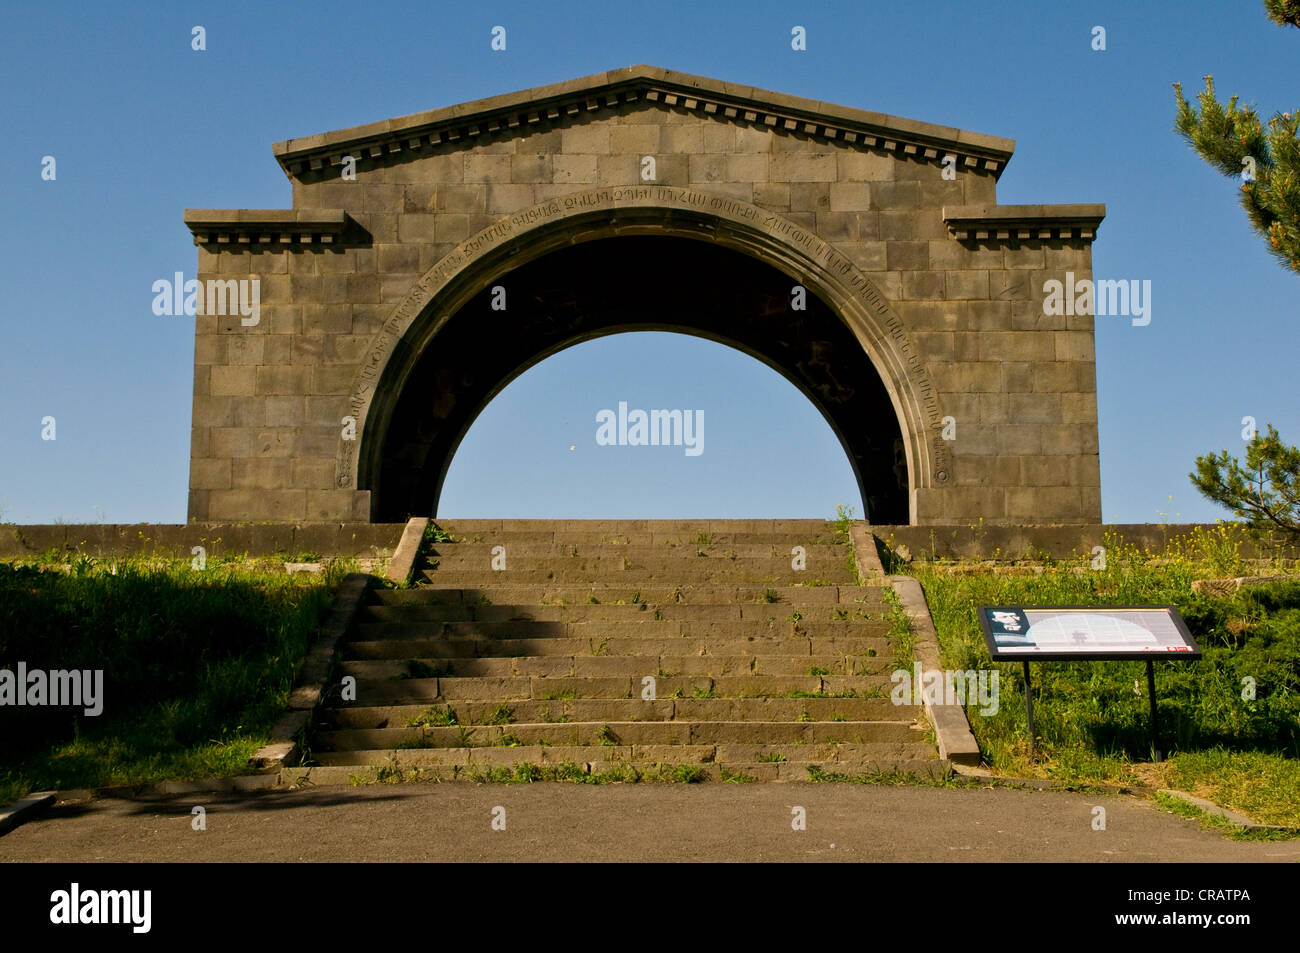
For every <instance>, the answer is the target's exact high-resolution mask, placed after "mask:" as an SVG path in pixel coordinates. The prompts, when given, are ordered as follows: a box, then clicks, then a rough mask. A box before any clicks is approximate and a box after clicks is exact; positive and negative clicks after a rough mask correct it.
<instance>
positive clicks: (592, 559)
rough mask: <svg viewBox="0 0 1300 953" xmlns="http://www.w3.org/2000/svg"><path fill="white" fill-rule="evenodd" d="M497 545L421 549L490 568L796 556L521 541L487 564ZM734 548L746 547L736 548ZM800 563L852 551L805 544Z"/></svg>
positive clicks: (835, 561) (655, 565)
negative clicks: (501, 560) (503, 562)
mask: <svg viewBox="0 0 1300 953" xmlns="http://www.w3.org/2000/svg"><path fill="white" fill-rule="evenodd" d="M500 548H501V547H499V546H489V545H488V544H486V543H482V544H469V543H459V544H456V545H450V546H448V545H439V546H435V547H433V548H432V549H431V550H428V551H426V553H425V555H426V556H427V558H428V559H429V561H430V562H431V563H432V562H435V561H436V562H437V564H438V568H439V569H484V570H488V571H491V572H515V571H518V570H521V569H550V568H552V567H554V566H576V567H578V568H581V569H585V570H593V569H598V568H606V567H611V566H612V567H614V568H616V569H620V570H627V569H644V570H647V571H664V570H668V569H676V568H683V569H686V570H691V571H693V570H694V569H695V568H697V567H708V566H710V565H712V563H720V564H726V565H728V566H749V567H753V566H758V567H764V568H766V567H768V566H783V567H785V568H787V569H791V570H794V569H795V566H794V565H793V564H794V562H795V559H796V557H795V556H794V555H793V554H792V553H791V551H790V550H791V547H789V546H749V547H739V548H728V547H725V546H707V547H705V546H682V547H678V548H676V549H673V548H669V547H666V546H658V547H648V546H637V547H629V546H600V547H578V546H545V547H542V546H523V545H514V546H506V547H504V548H505V550H506V556H505V565H506V568H505V569H497V568H496V567H495V566H493V562H494V561H495V562H496V563H497V565H500V559H499V557H498V555H497V553H495V552H494V550H497V549H500ZM738 549H744V550H746V551H744V552H741V551H738ZM804 549H805V552H804V555H803V564H804V565H806V566H807V567H808V568H807V569H806V570H803V571H805V572H809V573H811V572H813V571H814V570H815V569H849V568H851V567H850V560H851V559H852V558H853V552H852V550H850V549H849V548H848V547H846V546H816V545H814V546H806V547H804Z"/></svg>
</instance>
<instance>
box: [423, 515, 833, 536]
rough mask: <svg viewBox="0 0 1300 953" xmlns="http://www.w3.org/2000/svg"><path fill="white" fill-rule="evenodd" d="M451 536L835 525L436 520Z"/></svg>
mask: <svg viewBox="0 0 1300 953" xmlns="http://www.w3.org/2000/svg"><path fill="white" fill-rule="evenodd" d="M434 523H435V524H436V525H437V526H438V527H439V528H440V529H442V530H444V531H445V532H447V533H449V534H451V535H452V536H462V535H473V534H485V533H503V532H509V533H552V534H554V535H555V536H557V537H561V536H573V535H588V536H601V535H610V534H619V533H624V534H626V533H665V534H681V533H685V534H688V535H690V536H691V537H692V538H694V537H695V536H697V535H698V534H700V533H704V534H709V533H770V534H782V533H818V532H820V533H827V534H833V533H834V532H835V523H834V522H832V521H830V520H817V519H757V520H747V519H703V520H690V519H686V520H673V519H667V520H652V519H647V520H582V519H550V520H548V519H450V518H448V519H436V520H434Z"/></svg>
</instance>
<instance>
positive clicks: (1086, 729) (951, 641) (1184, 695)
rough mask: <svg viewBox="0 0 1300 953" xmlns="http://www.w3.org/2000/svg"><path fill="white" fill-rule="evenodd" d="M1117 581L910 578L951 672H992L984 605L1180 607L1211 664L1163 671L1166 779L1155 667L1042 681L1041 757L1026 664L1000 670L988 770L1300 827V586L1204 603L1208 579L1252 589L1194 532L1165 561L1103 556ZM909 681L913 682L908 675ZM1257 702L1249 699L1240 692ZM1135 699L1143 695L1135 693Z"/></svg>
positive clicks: (1084, 564)
mask: <svg viewBox="0 0 1300 953" xmlns="http://www.w3.org/2000/svg"><path fill="white" fill-rule="evenodd" d="M1105 545H1106V568H1105V569H1096V570H1094V569H1091V568H1090V555H1083V554H1080V556H1079V557H1078V558H1077V559H1075V560H1066V561H1051V560H1043V561H1040V562H1041V570H1042V571H1041V573H1036V574H1033V575H1006V574H999V573H996V572H994V571H993V570H991V569H989V568H980V569H977V570H976V571H961V572H958V573H953V572H950V571H949V569H950V567H949V566H948V565H945V564H943V563H938V562H928V563H914V564H912V565H911V566H908V567H906V571H907V572H909V573H910V574H912V575H914V576H916V577H917V578H918V579H919V580H920V581H921V583H922V585H923V587H924V589H925V594H926V599H927V601H928V602H929V605H930V611H931V613H932V615H933V618H934V623H935V628H936V630H937V632H938V635H939V642H940V647H941V651H942V655H943V661H944V665H945V666H946V667H948V668H952V669H981V668H988V667H989V666H990V664H991V663H990V661H989V656H988V652H987V649H986V647H985V644H984V639H983V636H982V635H981V633H980V630H979V626H978V624H977V622H976V617H975V607H976V606H978V605H1053V604H1077V605H1105V604H1135V605H1142V604H1150V605H1176V606H1178V608H1179V611H1180V612H1181V614H1182V615H1183V617H1184V619H1186V621H1187V624H1188V627H1189V628H1190V630H1191V632H1192V634H1193V636H1194V637H1195V638H1196V640H1197V642H1198V644H1199V645H1200V647H1201V649H1202V651H1203V653H1204V657H1203V658H1202V659H1200V660H1197V661H1194V662H1178V661H1169V662H1163V663H1160V664H1157V665H1156V696H1157V699H1158V704H1159V711H1160V729H1161V744H1162V747H1163V748H1164V749H1165V751H1166V752H1167V757H1166V760H1165V762H1164V763H1162V764H1154V763H1152V758H1151V754H1152V752H1151V748H1150V725H1149V700H1148V698H1147V697H1146V691H1147V689H1146V667H1145V664H1144V663H1143V662H1140V661H1136V662H1040V663H1035V664H1034V665H1033V668H1032V671H1031V676H1032V678H1033V686H1034V721H1035V729H1036V732H1037V735H1038V737H1037V740H1036V751H1035V757H1033V758H1031V757H1030V749H1029V738H1028V732H1027V729H1026V725H1025V702H1024V683H1023V676H1022V669H1021V666H1020V665H1019V664H1018V663H1011V664H999V665H998V666H997V669H998V671H999V679H1000V683H1001V684H1000V707H999V711H998V713H997V714H996V715H992V716H982V715H980V714H979V712H978V709H977V708H975V707H973V706H972V707H968V709H967V713H968V716H969V718H970V722H971V727H972V730H973V731H974V733H975V737H976V740H977V741H978V742H979V745H980V749H981V752H982V754H983V756H984V759H985V761H986V762H987V763H988V764H989V765H990V766H991V767H992V768H993V769H994V770H995V771H996V772H998V773H999V774H1003V775H1008V776H1018V777H1048V778H1058V779H1063V780H1068V781H1107V782H1119V783H1146V784H1149V785H1151V786H1157V787H1173V788H1177V789H1180V790H1186V791H1189V792H1190V793H1193V794H1197V795H1199V796H1201V797H1205V798H1207V799H1209V800H1212V801H1214V802H1215V803H1217V804H1220V805H1221V806H1224V807H1228V808H1231V809H1233V810H1237V811H1240V812H1241V813H1243V814H1246V815H1247V816H1249V817H1252V818H1253V819H1255V820H1257V821H1259V822H1261V823H1273V824H1286V825H1288V826H1291V825H1295V824H1297V823H1298V822H1300V760H1298V759H1300V584H1298V583H1286V582H1280V583H1272V584H1268V585H1265V586H1260V587H1251V588H1247V589H1243V590H1241V591H1239V592H1237V593H1236V594H1235V595H1233V596H1232V597H1231V598H1217V597H1213V596H1210V595H1204V594H1199V593H1195V592H1194V591H1193V589H1192V583H1193V582H1194V581H1196V580H1197V579H1209V578H1221V577H1225V576H1236V575H1245V574H1253V573H1255V572H1258V571H1259V569H1258V568H1256V567H1250V566H1248V565H1246V564H1245V563H1244V561H1243V560H1242V559H1241V558H1240V557H1239V556H1238V555H1237V545H1236V543H1235V542H1234V537H1233V536H1232V534H1231V533H1230V532H1229V531H1228V530H1227V529H1226V528H1220V529H1219V530H1218V531H1208V532H1207V531H1197V532H1196V533H1195V534H1193V536H1192V537H1191V538H1190V540H1189V541H1187V542H1182V543H1175V544H1174V545H1172V546H1171V547H1170V548H1169V549H1167V550H1165V551H1163V552H1150V551H1147V550H1138V549H1136V548H1134V547H1128V546H1125V545H1123V544H1121V543H1120V542H1119V541H1118V540H1115V539H1108V540H1106V543H1105ZM900 667H902V666H900ZM1246 678H1250V679H1253V680H1254V683H1255V686H1256V696H1255V698H1253V699H1248V698H1243V697H1242V688H1243V679H1246ZM1135 682H1136V683H1137V690H1136V691H1135V687H1134V683H1135Z"/></svg>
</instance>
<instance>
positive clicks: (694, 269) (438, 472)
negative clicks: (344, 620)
mask: <svg viewBox="0 0 1300 953" xmlns="http://www.w3.org/2000/svg"><path fill="white" fill-rule="evenodd" d="M624 331H670V332H671V331H676V332H682V333H686V334H691V335H695V336H698V337H703V338H707V339H710V340H713V341H716V342H718V343H721V344H726V345H729V346H730V347H733V348H735V349H737V350H739V351H741V352H743V353H744V354H747V355H749V356H750V357H753V358H755V359H757V360H759V361H761V362H763V363H764V364H766V365H768V366H769V367H771V368H772V369H774V370H776V371H777V372H778V373H780V374H781V375H782V376H784V377H785V378H786V379H787V380H788V381H789V382H790V383H791V384H793V385H794V386H795V387H796V388H798V390H799V391H801V392H802V393H803V395H804V396H805V397H806V398H807V399H808V401H810V402H811V403H812V405H813V406H814V407H815V408H816V409H817V411H818V412H819V413H820V414H821V416H822V417H823V418H824V420H825V421H826V423H827V424H828V425H829V427H830V429H831V431H832V432H833V433H834V434H835V436H836V438H837V439H838V441H839V443H840V445H841V446H842V447H843V449H844V453H845V455H846V456H847V458H848V461H849V465H850V467H851V469H852V471H853V474H854V478H855V479H856V481H857V485H858V488H859V495H860V498H861V500H862V503H863V510H864V512H863V513H862V515H863V516H865V518H867V519H869V520H870V521H872V522H874V523H907V522H908V488H909V480H908V473H907V462H906V453H905V451H904V444H903V439H902V433H901V429H900V424H899V420H898V417H897V415H896V413H895V411H894V408H893V405H892V403H891V401H890V398H889V393H888V391H887V390H886V388H885V385H884V383H883V382H882V381H881V378H880V375H879V374H878V373H877V371H876V369H875V367H874V366H873V365H872V363H871V360H870V358H869V356H868V355H867V353H866V352H865V351H864V349H863V348H862V346H861V345H860V344H859V342H858V341H857V340H856V338H855V337H854V335H853V333H852V331H851V330H850V329H849V328H848V327H847V326H846V325H845V323H844V322H843V321H841V320H840V318H839V317H838V316H837V315H836V314H835V313H834V312H833V311H832V310H831V309H830V308H829V307H828V306H827V305H826V304H825V303H824V302H823V301H821V300H820V299H819V298H818V297H817V296H816V295H815V294H813V292H812V290H811V289H806V288H803V286H802V285H800V284H799V282H798V280H797V279H796V278H792V277H791V276H790V275H788V274H786V273H785V272H783V271H781V270H779V269H777V268H775V267H773V266H772V265H770V264H767V263H766V262H763V261H760V260H758V259H757V258H754V257H751V256H749V255H746V254H744V253H742V252H739V251H735V250H733V249H730V248H727V247H724V246H723V245H721V244H717V243H714V242H710V241H706V240H700V239H695V238H687V237H680V236H671V235H645V234H638V235H621V236H613V237H602V238H599V239H595V240H591V241H585V242H581V243H578V244H572V245H568V246H565V247H561V248H559V249H557V250H555V251H551V252H548V253H546V254H543V255H541V256H539V257H537V258H534V259H532V260H530V261H527V262H525V263H523V264H521V265H519V266H518V267H517V268H515V269H513V270H511V271H510V272H508V273H507V274H506V275H504V276H503V277H502V278H500V279H498V280H497V281H495V282H493V283H492V284H490V285H488V286H487V287H484V288H482V289H481V290H480V291H479V292H478V293H477V294H476V295H474V296H473V297H472V298H471V299H470V300H469V301H468V302H466V304H465V305H464V306H462V307H461V308H460V309H459V310H458V311H456V313H455V314H452V315H450V316H446V317H445V319H444V320H443V322H442V324H441V326H440V327H439V329H438V330H437V333H436V334H434V335H432V336H431V337H430V338H428V339H427V343H426V344H425V345H424V347H423V350H422V351H421V352H420V353H419V354H418V355H414V356H413V359H412V360H411V361H410V362H409V365H408V366H409V372H408V373H406V374H405V376H404V380H403V381H402V382H397V383H396V384H394V385H390V386H399V387H400V395H399V396H397V398H396V399H395V401H394V402H393V404H392V410H391V413H389V414H388V415H387V417H386V419H385V420H384V422H383V424H382V426H380V427H378V428H377V429H378V432H377V433H375V434H373V435H372V434H369V433H368V434H367V439H368V440H374V441H376V443H375V444H374V445H373V446H371V447H370V448H369V449H370V454H371V457H370V458H371V459H372V460H373V461H374V463H373V465H372V466H371V467H369V468H368V473H367V476H366V478H365V481H364V482H368V483H369V485H364V482H363V485H362V486H361V487H360V488H361V489H369V490H370V491H371V506H372V514H373V518H375V519H377V520H383V521H391V520H402V519H404V518H406V517H407V516H409V515H432V514H436V513H437V512H438V509H439V506H438V501H439V498H440V496H441V494H442V490H443V486H444V484H445V481H446V478H447V473H448V469H449V467H450V465H451V461H452V458H453V456H454V455H455V453H456V450H457V448H458V447H459V445H460V443H461V441H462V439H464V437H465V435H466V433H467V432H468V430H469V428H470V426H471V424H472V423H473V422H474V420H475V419H476V418H477V417H478V415H479V414H480V413H481V412H482V411H483V409H484V408H485V407H486V406H487V405H488V403H489V402H490V401H491V400H492V399H493V398H494V397H495V396H496V395H497V394H498V393H500V392H501V390H502V389H503V388H505V387H506V386H507V385H508V384H509V383H510V382H511V381H513V380H514V379H515V378H517V377H518V376H519V375H520V374H522V373H523V372H524V371H526V370H528V369H529V368H530V367H532V366H533V365H535V364H537V363H538V362H540V361H542V360H544V359H545V358H547V357H550V356H551V355H554V354H558V353H559V352H561V351H563V350H565V349H566V348H569V347H571V346H572V345H575V344H579V343H581V342H584V341H589V340H593V339H595V338H599V337H603V336H607V335H612V334H618V333H619V332H624ZM596 409H605V408H604V407H603V406H602V408H596ZM609 409H614V408H609ZM632 409H645V410H650V409H652V408H633V407H629V411H630V410H632ZM658 409H664V408H658ZM667 409H681V410H686V409H688V408H685V407H673V406H671V402H670V403H669V406H668V408H667ZM689 409H698V408H689ZM593 413H594V412H593ZM706 419H707V418H706ZM594 423H595V422H594V417H593V425H594ZM706 426H707V424H706ZM706 439H707V438H706ZM773 515H784V514H773Z"/></svg>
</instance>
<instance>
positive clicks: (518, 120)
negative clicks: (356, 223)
mask: <svg viewBox="0 0 1300 953" xmlns="http://www.w3.org/2000/svg"><path fill="white" fill-rule="evenodd" d="M647 105H650V106H652V107H658V108H665V109H673V110H684V111H686V112H688V113H693V114H696V115H698V116H700V117H702V118H707V119H712V120H715V121H717V122H735V123H743V124H747V125H750V126H755V127H758V128H768V129H771V130H773V131H774V132H779V133H784V134H791V135H801V136H806V137H809V138H813V139H820V140H825V141H830V142H835V143H840V144H842V145H844V146H847V147H850V148H859V149H871V150H878V151H884V152H887V153H897V154H898V155H899V156H900V157H909V158H917V159H930V160H934V159H936V158H937V157H939V156H944V155H954V156H956V157H957V162H958V164H959V165H960V166H961V167H962V168H965V169H970V170H974V171H980V172H984V173H991V174H992V175H993V176H995V177H996V176H999V175H1001V173H1002V169H1003V167H1004V166H1005V165H1006V162H1007V160H1008V159H1009V158H1010V157H1011V153H1012V151H1013V150H1014V149H1015V142H1014V141H1013V140H1010V139H1003V138H999V137H997V136H988V135H984V134H982V133H977V132H968V131H966V130H962V129H954V128H951V127H948V126H938V125H933V124H931V123H925V122H918V121H916V120H912V119H901V118H898V117H896V116H888V115H884V114H882V113H875V112H870V111H867V110H863V109H853V108H850V107H847V106H838V105H835V104H832V103H825V102H819V101H817V100H812V99H804V98H802V97H798V96H789V95H786V94H784V93H777V92H772V91H769V90H764V89H756V88H754V87H751V86H742V85H738V84H735V83H725V82H722V81H721V80H716V79H709V78H708V77H704V76H694V75H692V74H690V73H680V72H677V71H675V70H667V69H661V68H659V67H655V66H629V67H626V68H624V69H618V70H612V71H610V72H608V73H596V74H594V75H592V76H584V77H582V78H580V79H573V80H569V81H567V82H563V83H554V84H551V85H548V86H537V87H534V88H533V89H526V90H521V91H519V92H514V93H505V94H502V95H500V96H492V97H489V98H487V99H479V100H475V101H473V102H468V103H461V104H459V105H455V106H447V107H444V108H442V109H434V110H429V111H427V112H421V113H414V114H412V115H409V116H399V117H397V118H394V119H386V120H383V121H381V122H375V123H369V124H367V125H363V126H353V127H351V128H348V129H340V130H337V131H334V132H325V133H320V134H318V135H314V136H304V137H301V138H297V139H289V140H286V141H284V142H278V143H276V144H275V146H274V147H273V151H274V153H275V157H276V160H277V161H278V162H279V163H280V165H281V166H282V167H283V168H284V171H285V173H286V174H287V175H289V176H291V177H295V178H296V177H300V176H303V175H310V174H311V173H313V172H319V171H320V170H322V169H324V168H327V167H329V166H336V165H339V164H340V163H341V162H342V158H343V156H344V155H352V156H363V157H365V159H367V160H369V161H372V162H374V161H381V162H382V161H383V160H384V159H385V158H387V157H392V158H398V157H401V158H409V157H410V155H411V154H415V155H419V154H420V153H422V152H429V151H432V150H434V149H438V148H446V147H447V146H448V145H460V146H470V147H472V146H473V145H474V143H475V141H476V140H478V139H480V138H481V137H490V138H499V137H501V136H510V135H511V134H517V135H520V136H522V135H526V134H527V133H528V132H530V131H532V130H533V129H545V128H548V127H550V126H553V125H556V124H563V123H566V122H570V121H573V120H574V119H575V118H577V117H580V116H586V117H594V118H600V117H601V116H602V115H605V116H608V115H611V114H617V113H619V112H622V111H628V110H632V109H643V108H646V107H647Z"/></svg>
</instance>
